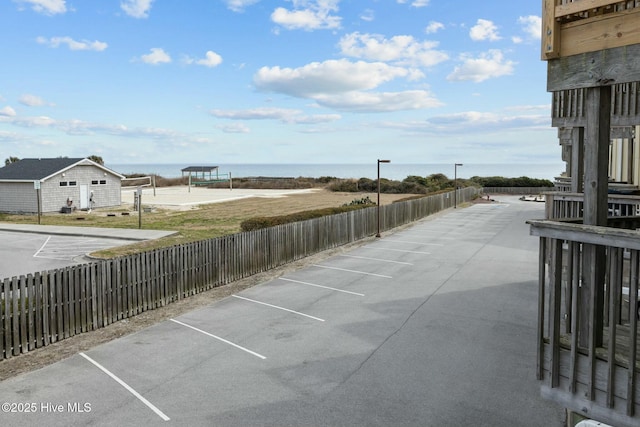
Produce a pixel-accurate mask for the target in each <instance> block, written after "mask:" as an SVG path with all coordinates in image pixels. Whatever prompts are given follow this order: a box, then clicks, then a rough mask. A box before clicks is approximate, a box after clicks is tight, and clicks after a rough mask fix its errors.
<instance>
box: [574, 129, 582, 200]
mask: <svg viewBox="0 0 640 427" xmlns="http://www.w3.org/2000/svg"><path fill="white" fill-rule="evenodd" d="M572 130H573V131H572V132H571V192H572V193H582V191H583V189H584V128H583V127H577V128H573V129H572Z"/></svg>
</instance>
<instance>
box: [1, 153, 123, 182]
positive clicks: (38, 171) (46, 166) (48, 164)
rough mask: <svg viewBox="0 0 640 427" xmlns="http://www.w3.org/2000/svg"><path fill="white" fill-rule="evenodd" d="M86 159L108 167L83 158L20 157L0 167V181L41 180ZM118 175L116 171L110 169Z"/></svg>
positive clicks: (88, 161)
mask: <svg viewBox="0 0 640 427" xmlns="http://www.w3.org/2000/svg"><path fill="white" fill-rule="evenodd" d="M82 161H86V162H87V163H90V164H95V165H96V166H98V167H100V168H103V169H104V170H105V171H108V170H109V169H107V168H104V167H103V166H100V165H98V164H97V163H93V162H91V161H90V160H88V159H85V158H82V157H81V158H68V157H57V158H54V159H22V160H19V161H17V162H15V163H10V164H8V165H7V166H5V167H3V168H0V181H41V180H45V179H47V178H49V177H50V176H52V175H55V174H57V173H60V172H63V171H65V170H67V169H69V168H71V167H73V166H75V165H76V164H78V163H80V162H82ZM111 173H114V174H116V175H118V174H117V173H116V172H113V171H111Z"/></svg>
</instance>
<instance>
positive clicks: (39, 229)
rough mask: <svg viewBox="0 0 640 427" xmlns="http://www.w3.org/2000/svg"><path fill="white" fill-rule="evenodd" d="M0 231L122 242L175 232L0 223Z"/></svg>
mask: <svg viewBox="0 0 640 427" xmlns="http://www.w3.org/2000/svg"><path fill="white" fill-rule="evenodd" d="M0 230H2V231H14V232H19V233H39V234H50V235H59V236H80V237H101V238H108V239H122V240H132V241H140V240H153V239H159V238H161V237H166V236H171V235H172V234H176V233H177V232H176V231H163V230H137V229H128V228H99V227H71V226H64V225H38V224H10V223H5V222H0Z"/></svg>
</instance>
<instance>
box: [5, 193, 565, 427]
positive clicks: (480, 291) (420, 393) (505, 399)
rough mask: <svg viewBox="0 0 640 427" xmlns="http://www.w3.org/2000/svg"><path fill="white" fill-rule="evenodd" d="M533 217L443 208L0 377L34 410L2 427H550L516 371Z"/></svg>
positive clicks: (551, 418)
mask: <svg viewBox="0 0 640 427" xmlns="http://www.w3.org/2000/svg"><path fill="white" fill-rule="evenodd" d="M542 215H543V211H542V209H540V207H539V206H537V205H535V204H531V205H530V204H526V203H525V202H518V201H517V200H516V199H515V198H513V200H512V199H509V200H508V203H504V204H491V205H474V206H472V207H469V208H465V209H457V210H455V211H450V212H448V213H447V214H446V215H441V216H438V217H437V218H431V219H427V220H424V221H420V222H418V223H417V224H415V225H414V226H412V227H409V228H406V229H403V230H401V231H398V232H396V233H391V234H388V235H385V236H383V238H381V239H378V240H375V241H373V242H370V243H369V244H366V245H363V246H360V247H357V248H353V249H351V250H349V251H347V252H343V253H341V254H340V255H337V256H335V257H331V258H329V259H326V260H324V261H322V262H319V263H316V264H311V265H308V266H307V267H305V268H302V269H300V270H297V271H293V272H289V273H287V274H286V275H284V276H282V277H278V278H274V279H273V280H271V281H269V282H266V283H263V284H261V285H258V286H255V287H252V288H249V289H246V290H245V291H243V292H241V293H239V294H236V295H233V296H231V297H229V298H226V299H224V300H221V301H219V302H216V303H214V304H211V305H210V306H207V307H205V308H202V309H200V310H197V311H193V312H190V313H187V314H185V315H183V316H180V317H179V318H176V319H171V320H170V321H167V322H163V323H161V324H158V325H155V326H153V327H151V328H148V329H145V330H143V331H140V332H138V333H135V334H133V335H130V336H127V337H123V338H121V339H119V340H116V341H113V342H110V343H108V344H105V345H102V346H99V347H97V348H94V349H91V350H89V351H86V352H84V353H83V354H80V355H77V356H74V357H72V358H70V359H67V360H65V361H63V362H60V363H57V364H54V365H52V366H49V367H47V368H45V369H42V370H40V371H38V372H37V373H31V374H27V375H22V376H20V377H17V378H13V379H9V380H6V381H4V382H2V383H0V402H8V403H12V402H34V403H36V404H37V405H38V406H37V409H38V410H37V411H33V412H32V413H29V414H26V413H15V412H14V413H8V414H2V419H3V425H24V424H25V423H29V424H35V423H43V424H44V423H46V424H47V425H132V424H135V425H158V424H159V423H163V422H167V423H171V424H172V425H204V424H207V425H217V426H235V425H314V426H333V425H422V426H430V425H474V423H475V425H477V424H478V423H477V421H478V420H479V419H480V420H482V423H481V424H482V425H492V426H511V425H523V426H526V425H532V426H533V425H560V423H561V420H562V416H563V414H562V411H561V409H560V408H556V407H555V406H553V405H551V404H549V403H547V402H544V401H542V400H541V398H540V397H539V392H538V384H537V382H536V380H535V376H534V373H533V369H530V368H529V364H526V363H523V361H522V360H523V357H526V354H527V352H528V351H531V355H533V351H534V349H533V347H534V346H535V330H534V327H533V325H535V310H536V305H535V303H536V298H535V294H536V287H535V281H536V277H535V273H536V271H537V270H536V269H537V257H536V251H537V241H536V239H534V238H531V237H529V236H528V233H527V227H526V226H525V224H524V220H525V219H528V218H535V217H540V216H542ZM25 245H26V243H25ZM514 248H517V250H514ZM512 257H515V258H512ZM512 259H513V260H515V261H516V262H515V263H514V264H512V263H511V261H512ZM514 349H517V350H514ZM523 353H524V355H523ZM532 357H533V356H531V358H532ZM531 360H533V359H531ZM65 375H67V376H65ZM42 402H51V403H55V404H60V405H62V407H63V409H64V410H63V411H61V412H62V413H57V414H52V413H50V412H48V411H46V410H43V407H42V406H41V405H42ZM69 402H71V403H74V404H75V403H77V404H89V407H90V409H91V410H90V411H88V412H87V411H85V412H78V411H73V410H69V408H71V409H73V408H75V407H79V406H69ZM44 409H46V407H45V408H44ZM5 422H6V423H5Z"/></svg>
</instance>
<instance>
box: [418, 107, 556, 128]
mask: <svg viewBox="0 0 640 427" xmlns="http://www.w3.org/2000/svg"><path fill="white" fill-rule="evenodd" d="M427 123H428V124H429V125H430V126H431V128H432V129H431V130H437V131H438V132H447V133H469V132H479V131H483V132H486V131H505V130H509V129H512V130H513V129H547V128H548V124H549V118H548V116H547V115H545V114H539V115H516V116H510V115H508V114H504V113H493V112H479V111H464V112H460V113H455V114H449V115H442V116H435V117H431V118H429V119H427Z"/></svg>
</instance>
